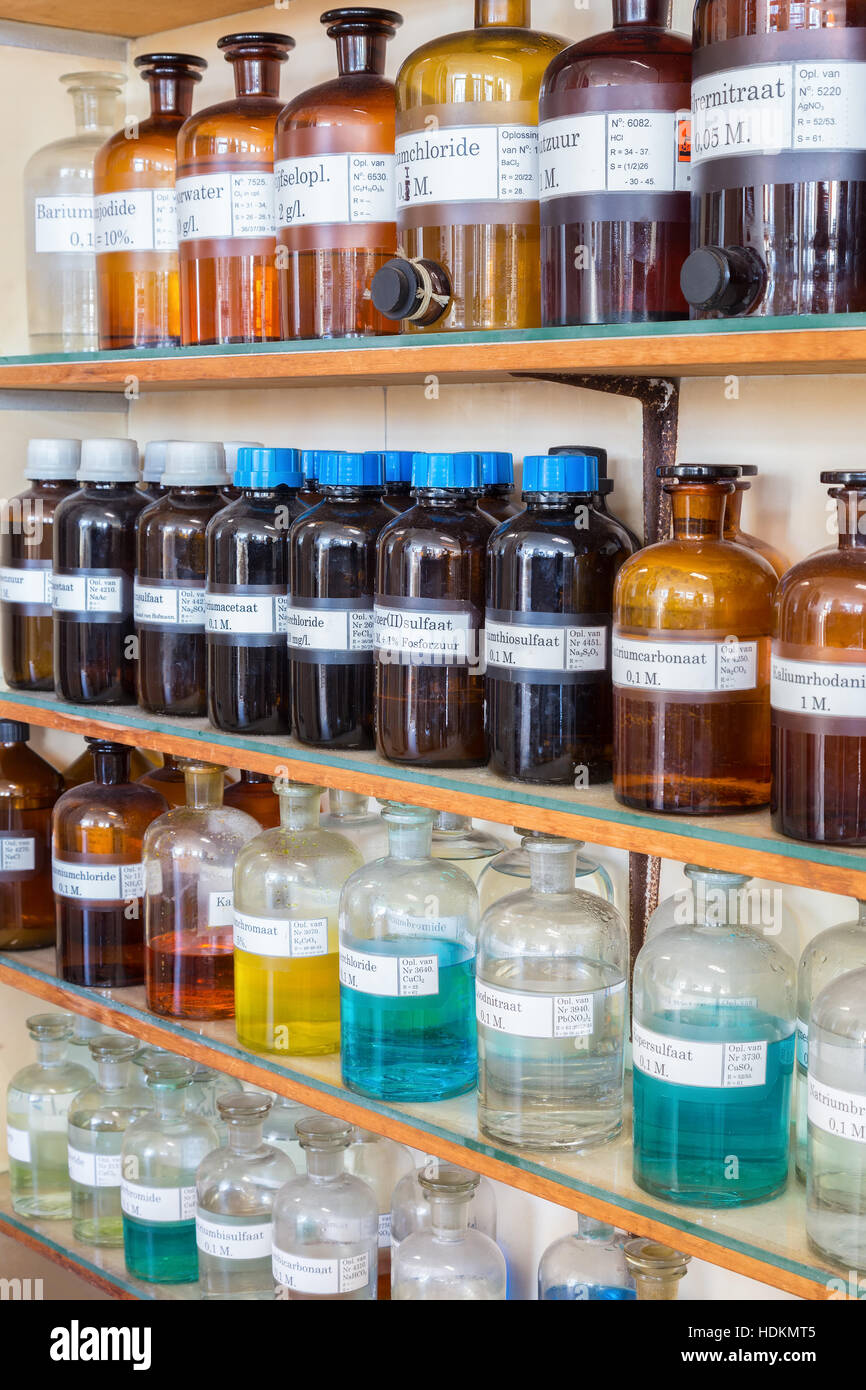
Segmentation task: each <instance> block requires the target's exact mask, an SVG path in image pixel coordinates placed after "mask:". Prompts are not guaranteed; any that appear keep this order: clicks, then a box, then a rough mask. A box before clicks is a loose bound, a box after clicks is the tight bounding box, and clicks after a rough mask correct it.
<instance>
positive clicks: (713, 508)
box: [671, 484, 730, 541]
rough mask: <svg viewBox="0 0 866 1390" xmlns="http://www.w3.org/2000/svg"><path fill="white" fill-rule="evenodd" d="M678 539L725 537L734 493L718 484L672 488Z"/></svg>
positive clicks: (672, 506) (700, 539)
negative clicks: (730, 500)
mask: <svg viewBox="0 0 866 1390" xmlns="http://www.w3.org/2000/svg"><path fill="white" fill-rule="evenodd" d="M671 494H672V497H671V509H672V511H673V530H674V539H675V540H678V541H682V540H689V541H706V540H718V541H720V540H722V538H723V531H724V524H725V507H726V505H727V500H728V497H729V496H730V493H729V492H728V491H727V489H726V488H720V487H718V486H714V485H712V484H711V485H709V486H706V485H703V486H695V487H683V486H680V487H675V488H672V489H671Z"/></svg>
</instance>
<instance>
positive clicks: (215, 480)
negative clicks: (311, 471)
mask: <svg viewBox="0 0 866 1390" xmlns="http://www.w3.org/2000/svg"><path fill="white" fill-rule="evenodd" d="M227 482H228V473H227V472H226V458H225V451H224V449H223V446H222V444H205V443H201V444H185V443H171V444H170V445H169V447H168V452H167V457H166V465H165V472H164V473H163V475H162V485H163V487H164V488H165V489H166V491H165V495H164V496H163V497H161V498H160V499H159V501H158V502H153V503H151V505H150V506H149V507H148V508H147V510H146V511H145V512H144V513H142V515H141V517H140V518H139V523H138V541H137V554H138V566H137V571H136V576H135V589H134V615H135V630H136V636H137V638H138V666H137V675H138V679H137V689H138V703H139V705H140V706H141V708H142V709H143V710H147V711H148V712H149V713H151V714H184V715H203V714H205V713H206V711H207V690H206V679H205V677H206V666H207V663H206V652H205V630H204V629H205V613H204V586H205V560H206V546H205V532H206V529H207V524H208V522H209V521H210V520H211V518H212V517H214V516H216V515H217V513H218V512H221V511H222V510H223V508H224V506H225V501H224V499H223V497H222V494H221V492H220V489H221V488H223V487H225V485H226V483H227Z"/></svg>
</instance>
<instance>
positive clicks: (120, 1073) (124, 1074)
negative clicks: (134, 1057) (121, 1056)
mask: <svg viewBox="0 0 866 1390" xmlns="http://www.w3.org/2000/svg"><path fill="white" fill-rule="evenodd" d="M131 1069H132V1063H131V1062H100V1063H99V1065H98V1066H97V1068H96V1076H97V1080H98V1082H99V1084H100V1086H101V1087H102V1089H103V1091H122V1090H124V1089H125V1088H126V1087H127V1086H128V1085H129V1081H130V1072H131Z"/></svg>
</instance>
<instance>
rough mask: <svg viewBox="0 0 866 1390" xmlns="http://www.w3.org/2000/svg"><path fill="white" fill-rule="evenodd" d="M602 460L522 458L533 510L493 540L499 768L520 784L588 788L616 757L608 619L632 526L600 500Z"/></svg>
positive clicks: (491, 688)
mask: <svg viewBox="0 0 866 1390" xmlns="http://www.w3.org/2000/svg"><path fill="white" fill-rule="evenodd" d="M597 486H598V468H597V464H596V460H595V459H594V458H590V457H589V456H587V455H571V456H567V455H564V454H558V455H554V456H549V455H541V456H533V457H529V458H525V459H524V460H523V500H524V502H525V510H524V511H522V512H521V513H520V514H519V515H518V516H516V517H514V518H512V520H511V521H509V522H507V524H505V525H504V526H501V527H499V529H498V530H497V531H496V533H495V534H494V535H493V536H492V537H491V539H490V543H489V544H488V547H487V614H486V618H485V657H486V662H487V725H488V731H489V737H490V752H491V767H492V769H493V771H495V772H498V773H500V774H501V775H502V776H504V777H512V778H516V779H518V780H519V781H523V782H540V783H551V784H552V783H561V784H562V785H568V786H577V787H585V786H592V785H595V784H596V783H599V782H609V781H610V778H611V772H612V765H613V696H612V691H611V684H610V636H609V634H610V625H611V621H612V609H613V590H614V582H615V580H616V576H617V574H618V572H619V570H620V567H621V566H622V565H623V563H624V562H625V561H626V560H627V559H628V558H629V556H630V555H631V553H632V547H631V544H630V542H629V539H628V537H627V535H626V534H625V532H624V531H623V530H622V529H621V528H620V527H619V526H618V525H617V524H616V522H614V521H613V520H612V519H610V518H609V517H605V516H603V515H602V514H601V513H599V512H597V511H596V510H595V508H594V507H593V506H592V494H593V493H594V491H595V489H596V488H597Z"/></svg>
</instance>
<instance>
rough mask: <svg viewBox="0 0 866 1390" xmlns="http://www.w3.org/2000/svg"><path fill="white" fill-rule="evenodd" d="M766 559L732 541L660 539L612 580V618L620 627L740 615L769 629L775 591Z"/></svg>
mask: <svg viewBox="0 0 866 1390" xmlns="http://www.w3.org/2000/svg"><path fill="white" fill-rule="evenodd" d="M776 583H777V580H776V574H775V571H774V570H773V568H772V566H771V565H770V563H769V561H767V560H765V559H764V558H763V557H762V556H760V555H758V554H756V553H755V552H754V551H750V550H748V549H747V548H746V547H745V546H741V545H737V544H735V543H733V542H731V541H717V540H700V541H678V540H666V541H660V542H658V543H657V544H655V545H650V546H646V547H645V548H644V549H643V550H638V551H636V552H635V553H634V554H633V555H631V556H630V557H629V559H627V560H626V561H625V563H624V564H623V565H622V567H621V569H620V570H619V573H618V575H617V580H616V591H615V603H616V607H617V619H618V621H619V622H620V623H622V624H623V625H625V626H629V625H633V626H637V627H643V626H645V627H653V626H661V627H672V628H676V627H688V626H689V624H690V623H692V622H695V620H696V619H697V618H698V616H699V615H700V618H701V623H702V625H704V626H713V623H712V622H711V621H710V619H712V618H713V617H715V618H717V619H718V620H719V621H720V622H722V625H724V622H725V621H728V622H732V621H733V620H734V619H735V618H737V617H738V616H740V615H742V617H743V618H744V619H750V620H751V621H758V622H760V625H761V626H766V627H767V629H769V617H770V613H771V609H772V601H773V595H774V593H775V589H776Z"/></svg>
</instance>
